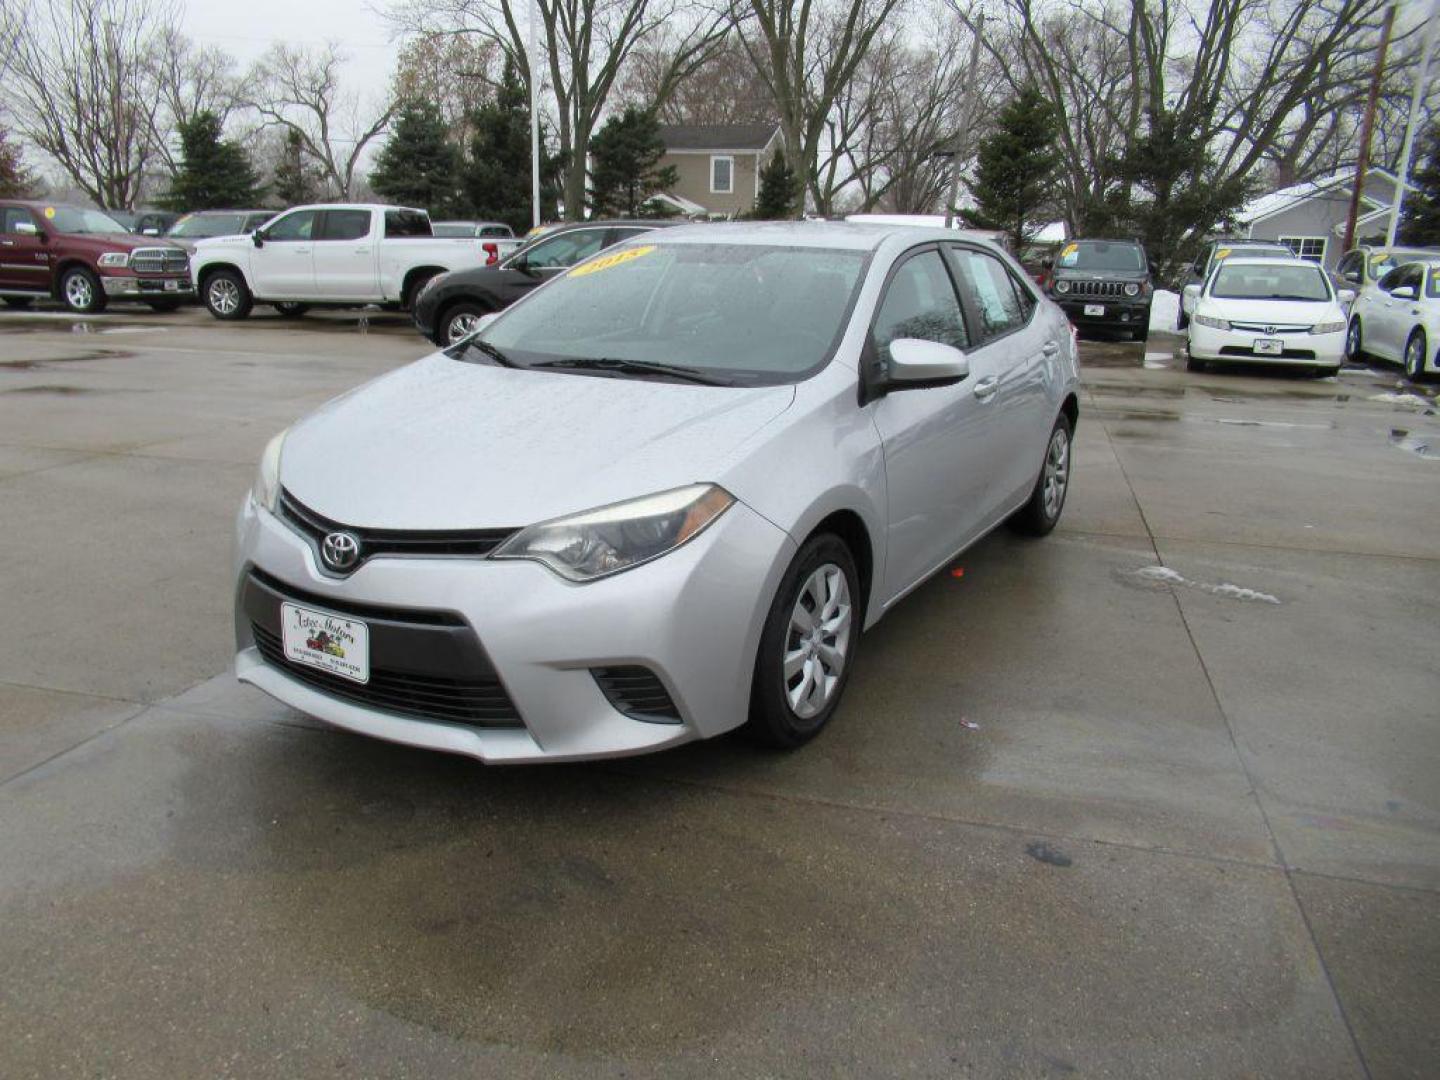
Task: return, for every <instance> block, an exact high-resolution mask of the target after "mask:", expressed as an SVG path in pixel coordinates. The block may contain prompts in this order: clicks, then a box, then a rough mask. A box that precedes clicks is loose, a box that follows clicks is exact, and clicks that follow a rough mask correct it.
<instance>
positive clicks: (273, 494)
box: [250, 428, 290, 514]
mask: <svg viewBox="0 0 1440 1080" xmlns="http://www.w3.org/2000/svg"><path fill="white" fill-rule="evenodd" d="M289 431H290V429H289V428H286V429H285V430H284V431H282V432H280V434H279V435H276V436H275V437H274V438H273V439H271V440H270V441H269V442H268V443H266V444H265V451H264V453H262V454H261V455H260V468H259V470H258V471H257V472H256V473H255V486H254V487H252V488H251V489H250V497H251V498H252V499H254V500H255V504H256V505H257V506H263V507H264V508H265V509H266V510H269V511H270V512H271V513H272V514H273V513H274V512H275V503H276V502H277V501H278V500H279V497H280V450H281V448H282V447H284V445H285V436H286V435H287V434H288V433H289Z"/></svg>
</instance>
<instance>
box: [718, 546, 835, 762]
mask: <svg viewBox="0 0 1440 1080" xmlns="http://www.w3.org/2000/svg"><path fill="white" fill-rule="evenodd" d="M860 596H861V593H860V575H859V573H858V572H857V571H856V569H855V559H854V558H853V556H852V555H851V554H850V549H849V548H848V547H846V546H845V542H844V541H843V540H841V539H840V538H839V537H838V536H836V535H834V534H833V533H820V534H819V535H817V536H812V537H811V538H810V539H809V540H807V541H806V542H805V544H804V546H803V547H801V548H800V550H799V552H797V553H796V555H795V558H794V559H793V560H792V561H791V563H790V566H789V568H788V569H787V570H786V571H785V576H784V577H783V578H781V580H780V586H779V588H778V589H776V591H775V599H774V600H773V601H772V602H771V604H770V612H769V614H767V615H766V616H765V626H764V629H763V630H762V631H761V634H760V650H759V653H758V654H757V655H756V657H755V676H754V681H753V682H752V684H751V687H750V718H749V720H748V721H747V722H746V725H745V732H746V734H747V735H749V737H750V738H751V739H753V740H754V741H756V742H758V743H761V744H762V745H765V746H772V747H776V748H778V749H782V750H792V749H794V748H795V747H797V746H802V745H803V744H805V743H807V742H809V741H810V740H811V739H813V738H814V737H815V736H816V735H818V734H819V733H820V731H821V729H822V728H824V727H825V725H826V724H827V723H829V722H830V718H831V717H832V716H834V715H835V710H836V709H837V708H839V706H840V699H841V698H842V697H843V696H844V694H845V687H846V685H848V683H849V681H850V673H851V672H852V671H854V670H855V659H856V656H857V654H858V652H859V645H860V624H861V621H862V612H861V604H860ZM831 607H833V611H834V613H833V614H832V615H831V617H830V618H829V619H828V620H826V621H823V622H820V623H819V624H818V625H815V626H814V629H813V630H811V631H809V633H813V634H815V635H817V636H816V637H814V638H811V637H808V636H806V635H807V631H806V630H805V629H803V627H804V625H805V621H806V619H807V616H808V615H809V613H810V612H811V611H813V610H815V609H816V608H818V609H819V610H820V611H821V612H822V613H823V612H824V611H825V610H827V609H829V608H831ZM812 625H814V624H813V623H812ZM787 657H788V658H789V659H790V662H791V671H790V674H789V675H787V674H786V663H787ZM837 660H838V664H837V663H836V661H837ZM832 665H833V666H832ZM816 672H818V673H819V674H820V675H821V681H817V680H816V679H815V678H814V675H815V673H816ZM823 680H831V681H829V682H828V683H827V682H826V681H823ZM792 682H793V685H792ZM807 686H808V687H809V688H810V689H808V690H807V689H806V688H807Z"/></svg>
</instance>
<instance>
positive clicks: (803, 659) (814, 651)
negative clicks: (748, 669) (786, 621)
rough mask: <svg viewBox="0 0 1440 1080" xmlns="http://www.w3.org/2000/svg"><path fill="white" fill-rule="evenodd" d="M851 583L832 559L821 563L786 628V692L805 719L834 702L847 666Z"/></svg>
mask: <svg viewBox="0 0 1440 1080" xmlns="http://www.w3.org/2000/svg"><path fill="white" fill-rule="evenodd" d="M852 610H853V609H852V605H851V603H850V584H849V581H848V580H847V579H846V577H845V571H843V570H841V569H840V567H838V566H836V565H835V564H834V563H825V564H824V565H822V566H820V567H818V568H817V569H816V570H815V572H814V573H812V574H811V575H810V576H809V577H808V578H807V579H806V580H805V584H804V586H803V587H802V588H801V589H800V595H799V596H797V597H796V598H795V607H794V608H793V609H792V610H791V612H790V626H789V629H788V630H787V631H786V633H785V653H784V656H783V657H782V658H781V672H782V674H783V678H784V680H785V697H786V699H787V700H788V701H789V703H790V708H791V710H792V711H793V712H794V713H795V715H796V716H798V717H800V718H801V719H802V720H808V719H810V718H811V717H814V716H816V715H818V714H819V713H820V712H822V711H823V710H824V709H825V706H826V705H828V704H829V703H830V699H831V698H832V697H834V695H835V693H836V691H837V690H838V688H839V686H840V679H841V676H842V674H843V673H844V671H845V657H846V655H847V653H848V652H849V649H850V630H851V618H852Z"/></svg>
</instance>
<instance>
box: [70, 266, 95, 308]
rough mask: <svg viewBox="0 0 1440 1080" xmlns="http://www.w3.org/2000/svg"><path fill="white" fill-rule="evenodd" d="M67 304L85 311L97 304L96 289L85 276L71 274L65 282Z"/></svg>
mask: <svg viewBox="0 0 1440 1080" xmlns="http://www.w3.org/2000/svg"><path fill="white" fill-rule="evenodd" d="M65 302H66V303H67V304H69V305H70V306H71V307H72V308H75V309H77V310H80V311H84V310H85V309H87V308H89V306H90V305H91V304H93V303H94V302H95V287H94V286H93V285H91V284H90V279H89V278H87V277H86V276H85V275H84V274H71V275H70V278H69V280H68V281H66V282H65Z"/></svg>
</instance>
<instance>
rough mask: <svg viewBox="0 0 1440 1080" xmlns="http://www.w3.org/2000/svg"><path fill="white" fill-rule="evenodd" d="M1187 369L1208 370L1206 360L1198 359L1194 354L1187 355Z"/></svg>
mask: <svg viewBox="0 0 1440 1080" xmlns="http://www.w3.org/2000/svg"><path fill="white" fill-rule="evenodd" d="M1185 370H1186V371H1204V370H1206V364H1205V361H1204V360H1196V359H1195V358H1194V357H1193V356H1187V357H1186V358H1185Z"/></svg>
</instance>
